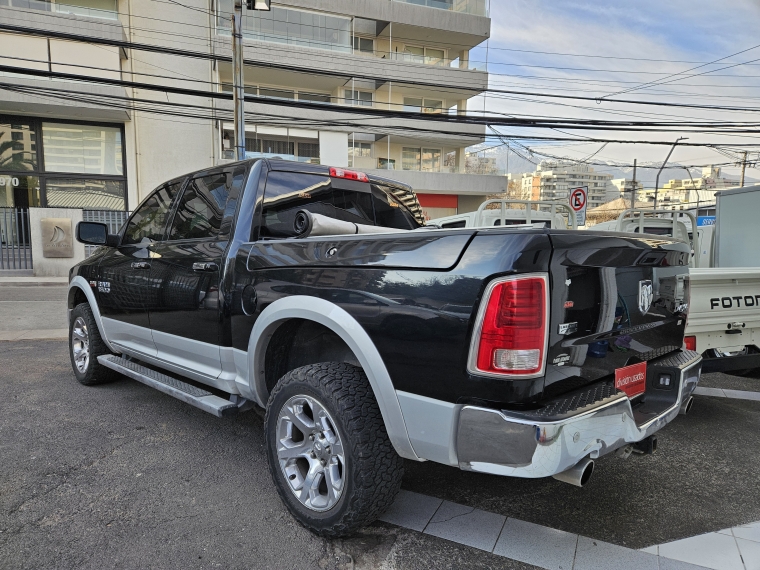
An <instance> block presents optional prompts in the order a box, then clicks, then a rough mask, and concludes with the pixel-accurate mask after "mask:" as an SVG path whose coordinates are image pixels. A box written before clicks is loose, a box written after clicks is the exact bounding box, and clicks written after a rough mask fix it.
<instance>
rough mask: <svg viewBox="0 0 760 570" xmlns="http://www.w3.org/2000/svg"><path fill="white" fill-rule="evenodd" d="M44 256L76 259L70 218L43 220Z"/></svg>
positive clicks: (41, 224) (41, 223) (41, 222)
mask: <svg viewBox="0 0 760 570" xmlns="http://www.w3.org/2000/svg"><path fill="white" fill-rule="evenodd" d="M40 226H41V229H42V256H43V257H74V232H73V231H72V230H71V219H70V218H42V219H41V220H40Z"/></svg>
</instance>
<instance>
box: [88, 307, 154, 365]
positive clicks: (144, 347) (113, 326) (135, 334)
mask: <svg viewBox="0 0 760 570" xmlns="http://www.w3.org/2000/svg"><path fill="white" fill-rule="evenodd" d="M101 320H102V323H103V328H104V329H105V331H106V334H108V339H109V340H110V341H111V344H112V345H113V346H114V347H115V348H116V349H117V351H123V350H131V351H134V352H138V353H140V354H145V355H148V356H156V354H157V351H156V343H154V342H153V335H152V334H151V330H150V329H149V328H146V327H141V326H139V325H133V324H130V323H125V322H124V321H119V320H116V319H111V318H109V317H103V318H102V319H101Z"/></svg>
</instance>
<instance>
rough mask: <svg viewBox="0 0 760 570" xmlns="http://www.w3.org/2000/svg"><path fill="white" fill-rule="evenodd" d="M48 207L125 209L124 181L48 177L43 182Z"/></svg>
mask: <svg viewBox="0 0 760 570" xmlns="http://www.w3.org/2000/svg"><path fill="white" fill-rule="evenodd" d="M45 196H46V198H47V206H48V207H50V208H85V209H91V210H125V209H126V202H125V200H124V182H123V181H121V180H95V179H86V178H49V179H48V180H47V182H46V184H45Z"/></svg>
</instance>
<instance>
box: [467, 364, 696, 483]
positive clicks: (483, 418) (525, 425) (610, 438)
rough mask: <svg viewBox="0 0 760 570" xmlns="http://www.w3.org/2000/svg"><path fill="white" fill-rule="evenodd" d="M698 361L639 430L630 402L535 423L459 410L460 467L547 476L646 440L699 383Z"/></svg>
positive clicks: (495, 413) (684, 371)
mask: <svg viewBox="0 0 760 570" xmlns="http://www.w3.org/2000/svg"><path fill="white" fill-rule="evenodd" d="M701 361H702V358H701V357H700V356H697V357H695V358H694V359H693V360H692V361H690V362H688V363H687V364H686V365H685V366H683V367H682V368H681V377H680V381H679V386H678V396H677V398H676V401H675V403H674V404H673V405H672V406H670V407H669V408H667V409H666V410H665V411H663V412H662V413H661V414H659V415H658V416H655V417H653V418H652V419H651V420H649V421H647V422H646V423H643V424H641V425H639V426H637V425H636V422H635V420H634V414H633V410H632V409H631V402H630V400H629V399H628V398H627V397H626V396H624V395H623V396H621V397H619V398H617V399H615V400H613V401H611V402H609V403H608V404H606V405H604V406H601V407H598V408H595V409H592V410H590V411H587V412H581V413H579V414H577V415H574V416H571V417H568V418H566V419H563V420H559V421H545V422H542V421H537V420H535V419H526V418H523V417H515V416H510V414H509V412H505V411H499V410H492V409H488V408H481V407H478V406H464V407H463V408H462V410H461V412H460V414H459V427H458V432H457V450H458V455H459V467H460V468H461V469H464V470H467V471H478V472H481V473H491V474H494V475H508V476H511V477H528V478H534V477H549V476H551V475H555V474H557V473H562V472H563V471H566V470H568V469H570V468H571V467H573V466H574V465H577V464H578V462H579V461H581V460H582V459H584V458H591V459H596V458H597V457H600V456H602V455H606V454H608V453H611V452H612V451H614V450H616V449H618V448H620V447H622V446H624V445H627V444H629V443H635V442H638V441H641V440H642V439H644V438H646V437H649V436H650V435H652V434H653V433H655V432H657V431H658V430H660V429H661V428H663V427H664V426H665V425H667V424H668V423H670V422H671V421H672V420H674V419H675V418H676V416H678V414H679V412H680V411H681V409H682V408H683V407H684V406H685V404H686V403H687V402H688V400H689V398H691V395H692V393H693V392H694V389H695V388H696V386H697V382H698V380H699V370H700V366H701Z"/></svg>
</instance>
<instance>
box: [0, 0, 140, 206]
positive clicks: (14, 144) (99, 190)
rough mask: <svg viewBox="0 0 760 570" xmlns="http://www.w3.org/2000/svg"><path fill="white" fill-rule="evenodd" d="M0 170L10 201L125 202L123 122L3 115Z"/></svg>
mask: <svg viewBox="0 0 760 570" xmlns="http://www.w3.org/2000/svg"><path fill="white" fill-rule="evenodd" d="M0 1H1V0H0ZM36 141H40V142H41V144H37V142H36ZM0 172H3V173H4V176H2V177H0V204H2V205H3V206H6V207H16V208H28V207H30V206H32V207H60V208H83V209H107V210H125V209H126V208H127V201H126V177H125V175H124V144H123V134H122V127H120V126H113V125H96V124H84V123H71V122H57V121H52V120H47V121H44V122H42V121H40V120H36V119H27V120H25V119H20V118H17V117H13V118H9V119H8V120H3V119H2V118H1V117H0ZM5 174H7V179H8V180H10V181H11V184H10V185H6V188H2V186H3V184H2V180H1V179H5V178H6V176H5ZM26 174H33V176H26ZM14 181H17V183H16V184H14Z"/></svg>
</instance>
